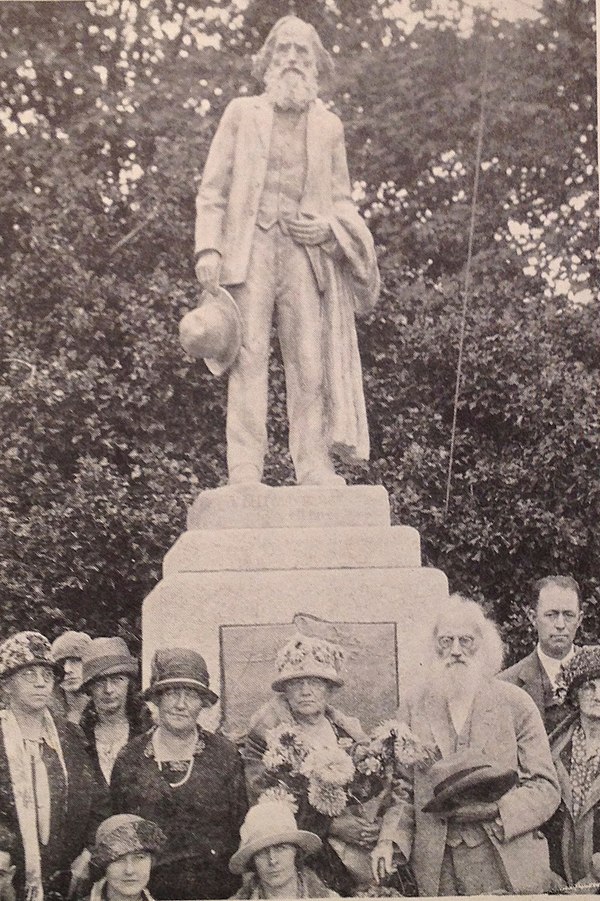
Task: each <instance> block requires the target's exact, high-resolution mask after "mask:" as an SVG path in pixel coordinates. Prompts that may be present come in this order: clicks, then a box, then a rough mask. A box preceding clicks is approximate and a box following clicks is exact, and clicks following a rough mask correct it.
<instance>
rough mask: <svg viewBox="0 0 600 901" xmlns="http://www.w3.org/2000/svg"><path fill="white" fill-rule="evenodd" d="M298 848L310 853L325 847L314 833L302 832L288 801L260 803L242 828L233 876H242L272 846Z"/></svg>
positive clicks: (232, 859) (252, 808) (232, 860)
mask: <svg viewBox="0 0 600 901" xmlns="http://www.w3.org/2000/svg"><path fill="white" fill-rule="evenodd" d="M284 844H290V845H298V847H299V848H302V849H303V850H304V851H306V853H307V854H314V853H315V851H318V850H319V848H320V847H321V839H320V838H319V836H318V835H315V834H314V832H306V831H305V830H304V829H298V826H297V824H296V818H295V817H294V812H293V810H292V808H291V807H290V805H289V804H287V803H286V802H285V801H260V802H259V803H258V804H255V806H254V807H251V808H250V810H249V811H248V813H247V814H246V819H245V820H244V822H243V823H242V827H241V829H240V847H239V848H238V850H237V851H236V852H235V854H234V855H233V857H232V858H231V860H230V861H229V869H230V870H231V872H232V873H237V874H241V873H244V872H245V871H246V870H247V869H248V864H249V863H250V861H251V860H252V858H253V857H254V855H255V854H257V853H258V852H259V851H262V850H263V849H264V848H270V847H271V846H272V845H284Z"/></svg>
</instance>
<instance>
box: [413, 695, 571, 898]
mask: <svg viewBox="0 0 600 901" xmlns="http://www.w3.org/2000/svg"><path fill="white" fill-rule="evenodd" d="M398 718H399V719H401V720H404V721H405V722H407V724H408V725H409V726H410V728H411V729H412V730H413V731H414V732H415V733H416V734H417V736H418V737H419V738H420V739H421V740H422V741H425V742H427V743H429V744H433V745H435V746H437V748H438V750H439V753H440V754H441V756H442V757H447V756H448V755H450V754H452V753H453V749H454V741H455V737H454V736H453V735H452V734H451V732H450V725H449V721H448V713H447V709H446V702H445V701H444V700H443V699H441V698H440V697H439V695H438V694H437V693H436V692H435V691H434V689H433V688H432V687H431V686H424V687H423V688H421V689H420V690H418V691H417V692H415V694H414V695H413V696H412V697H410V698H408V699H407V700H406V701H404V702H403V703H402V705H401V707H400V710H399V713H398ZM468 746H469V747H470V748H472V749H476V750H478V751H481V752H482V753H483V754H485V755H486V756H487V757H488V758H489V759H490V761H493V762H494V763H496V764H498V765H499V766H501V767H503V768H504V767H507V768H512V769H515V770H517V772H518V773H519V782H518V784H517V785H516V786H515V787H514V788H513V789H511V790H510V791H509V792H507V793H506V794H505V795H504V796H503V797H502V798H500V800H499V801H498V808H499V820H500V823H501V825H502V829H503V833H504V840H503V841H499V840H498V838H497V837H496V835H495V833H494V831H493V829H492V826H491V824H489V823H486V824H484V829H485V831H486V833H487V835H488V838H489V839H490V841H491V842H492V844H494V846H495V847H496V849H497V851H498V854H499V856H500V858H501V859H502V862H503V864H504V868H505V871H506V874H507V876H508V879H509V881H510V883H511V887H512V890H513V891H514V892H515V893H521V892H526V893H534V892H539V891H543V888H544V886H545V881H546V880H547V876H548V872H549V865H548V847H547V843H546V839H545V838H544V837H543V835H541V833H540V832H539V831H538V830H539V827H540V826H541V825H542V824H543V823H544V822H545V821H546V820H547V819H548V818H549V817H550V816H551V815H552V814H553V813H554V811H555V810H556V808H557V807H558V804H559V801H560V793H559V788H558V780H557V776H556V771H555V769H554V765H553V763H552V758H551V755H550V747H549V745H548V738H547V736H546V732H545V729H544V725H543V722H542V719H541V717H540V713H539V711H538V710H537V708H536V706H535V704H534V703H533V701H532V700H531V698H530V697H529V696H528V695H527V694H526V693H525V692H524V691H523V690H522V689H521V688H517V687H516V686H514V685H510V684H508V683H505V682H500V681H498V680H491V681H489V682H484V683H482V685H481V687H480V689H479V691H478V692H477V694H476V696H475V699H474V703H473V709H472V713H471V722H470V736H469V742H468ZM411 783H412V784H411V785H410V789H411V791H410V792H409V793H408V797H407V800H406V801H405V802H404V805H403V810H402V813H401V819H400V821H399V823H398V831H399V833H400V835H401V843H400V849H401V850H402V851H403V853H404V854H405V856H407V857H409V858H410V861H411V863H412V866H413V869H414V872H415V876H416V879H417V883H418V885H419V894H421V895H429V896H436V895H437V894H438V891H439V882H440V873H441V868H442V861H443V857H444V851H445V847H446V837H447V832H448V827H447V821H446V820H444V819H442V818H441V817H440V816H438V815H437V814H435V813H423V807H424V806H425V804H427V802H428V801H430V800H431V798H432V797H433V785H432V782H431V778H430V774H429V772H427V771H426V772H421V771H418V770H415V772H414V773H413V777H412V780H411Z"/></svg>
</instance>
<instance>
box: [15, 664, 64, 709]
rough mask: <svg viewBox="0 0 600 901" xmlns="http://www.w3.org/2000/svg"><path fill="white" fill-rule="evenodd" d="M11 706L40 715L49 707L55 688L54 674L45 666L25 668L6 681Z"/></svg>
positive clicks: (37, 665)
mask: <svg viewBox="0 0 600 901" xmlns="http://www.w3.org/2000/svg"><path fill="white" fill-rule="evenodd" d="M4 687H5V690H6V694H7V696H8V699H9V702H10V706H11V707H13V708H16V709H17V710H23V711H25V712H27V713H39V712H40V711H42V710H43V709H44V708H45V707H47V706H48V702H49V701H50V696H51V694H52V689H53V687H54V673H53V672H52V669H51V667H49V666H45V665H43V664H34V665H32V666H24V667H23V668H22V669H20V670H17V672H16V673H13V674H12V675H11V676H9V677H8V678H7V679H6V682H5V686H4Z"/></svg>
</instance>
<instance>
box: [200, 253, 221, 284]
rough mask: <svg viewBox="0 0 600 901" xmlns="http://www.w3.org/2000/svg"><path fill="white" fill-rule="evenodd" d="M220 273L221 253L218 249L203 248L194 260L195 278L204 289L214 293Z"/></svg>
mask: <svg viewBox="0 0 600 901" xmlns="http://www.w3.org/2000/svg"><path fill="white" fill-rule="evenodd" d="M220 275H221V254H220V253H219V252H218V250H204V251H203V252H202V253H201V254H200V256H199V257H198V260H197V262H196V278H197V279H198V281H199V282H200V284H201V285H202V288H203V289H204V290H205V291H208V292H209V293H210V294H216V293H217V291H218V290H219V276H220Z"/></svg>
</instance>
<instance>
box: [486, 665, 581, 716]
mask: <svg viewBox="0 0 600 901" xmlns="http://www.w3.org/2000/svg"><path fill="white" fill-rule="evenodd" d="M498 679H502V680H503V681H504V682H511V683H512V684H513V685H518V686H519V688H522V689H523V690H524V691H526V692H527V694H528V695H529V697H530V698H531V699H532V700H533V701H534V703H535V706H536V707H537V709H538V710H539V711H540V713H541V714H542V719H543V721H544V726H545V727H546V732H548V733H550V732H552V730H553V729H555V728H556V727H557V726H559V725H560V723H561V722H562V721H563V720H564V718H565V717H566V716H567V714H568V711H566V710H565V709H564V707H562V705H561V704H559V703H558V702H557V701H556V700H555V699H554V698H553V696H552V686H551V684H550V680H549V678H548V675H547V674H546V671H545V670H544V667H543V666H542V661H541V660H540V658H539V656H538V653H537V650H535V651H533V652H532V653H531V654H528V655H527V657H523V659H522V660H519V661H518V662H517V663H515V664H514V666H510V667H509V668H508V669H505V670H503V671H502V672H501V673H498Z"/></svg>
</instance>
